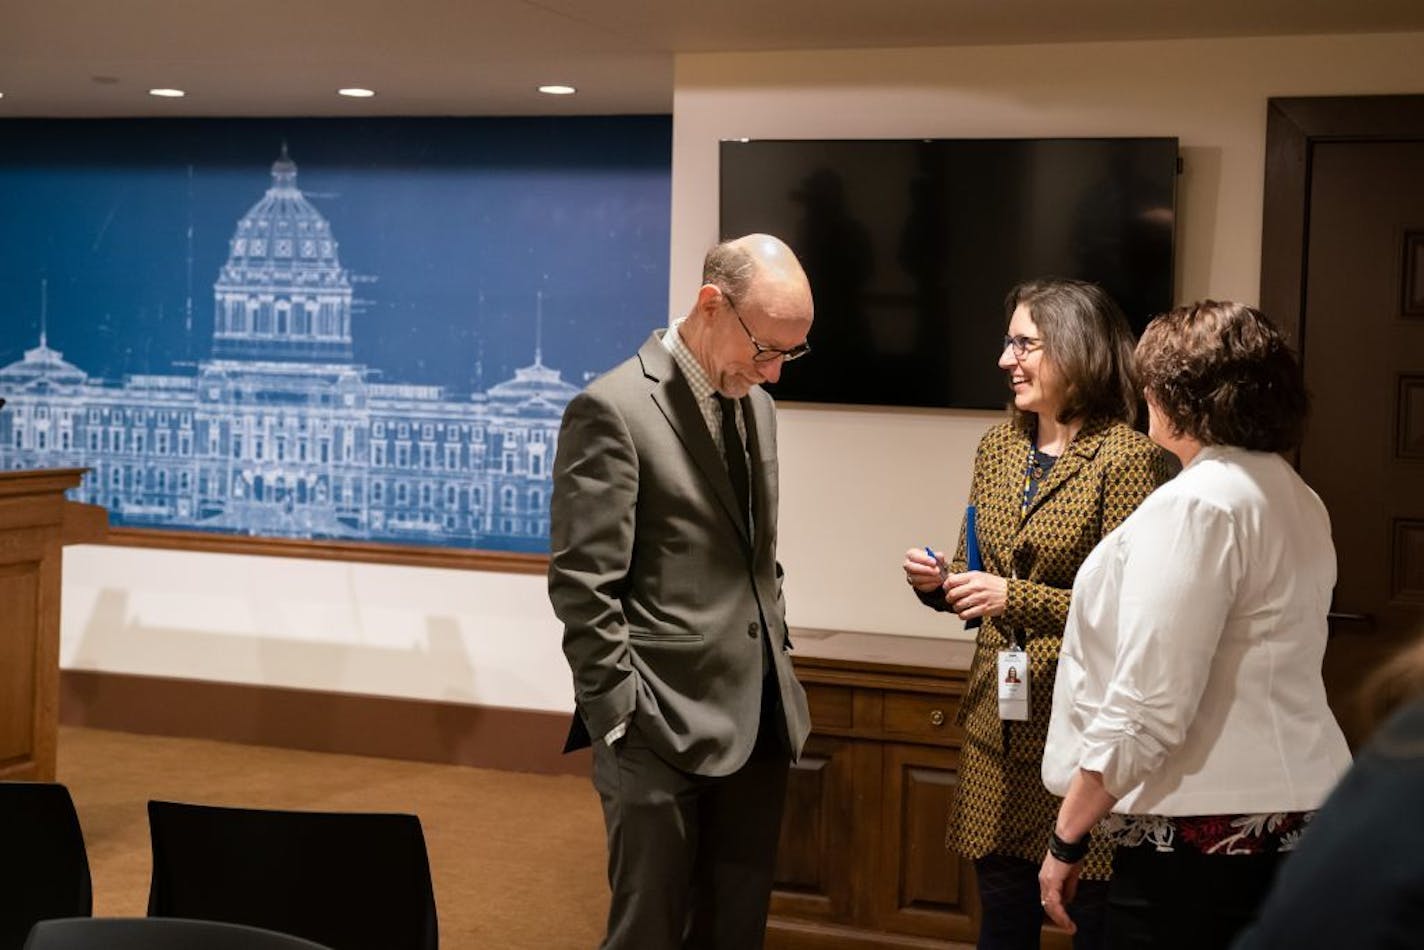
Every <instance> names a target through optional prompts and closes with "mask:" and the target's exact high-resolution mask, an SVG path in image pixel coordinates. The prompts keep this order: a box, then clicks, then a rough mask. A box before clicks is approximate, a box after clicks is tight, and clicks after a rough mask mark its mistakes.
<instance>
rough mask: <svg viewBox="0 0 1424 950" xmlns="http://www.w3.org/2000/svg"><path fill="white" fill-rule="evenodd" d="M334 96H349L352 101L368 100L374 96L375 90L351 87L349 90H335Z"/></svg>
mask: <svg viewBox="0 0 1424 950" xmlns="http://www.w3.org/2000/svg"><path fill="white" fill-rule="evenodd" d="M336 94H337V95H338V96H350V97H351V98H352V99H369V98H371V97H372V96H374V95H375V94H376V90H374V89H361V88H360V87H357V86H352V87H351V88H349V89H338V90H336Z"/></svg>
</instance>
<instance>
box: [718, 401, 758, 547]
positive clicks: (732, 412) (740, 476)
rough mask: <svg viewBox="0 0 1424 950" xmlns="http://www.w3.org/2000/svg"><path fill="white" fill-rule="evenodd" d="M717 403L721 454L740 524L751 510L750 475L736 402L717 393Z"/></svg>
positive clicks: (745, 522) (744, 521)
mask: <svg viewBox="0 0 1424 950" xmlns="http://www.w3.org/2000/svg"><path fill="white" fill-rule="evenodd" d="M716 396H717V405H718V407H719V408H720V409H721V410H722V454H723V455H724V456H725V457H726V459H727V474H728V475H730V476H732V491H734V492H735V493H736V495H737V504H739V505H741V510H742V524H743V525H745V524H747V516H748V513H749V512H750V511H751V475H750V474H749V473H748V472H747V452H746V449H745V448H744V447H743V446H742V436H741V434H740V433H738V432H737V404H736V403H735V402H733V401H732V400H730V399H728V398H727V397H726V396H723V395H722V394H721V393H717V394H716Z"/></svg>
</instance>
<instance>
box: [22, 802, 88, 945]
mask: <svg viewBox="0 0 1424 950" xmlns="http://www.w3.org/2000/svg"><path fill="white" fill-rule="evenodd" d="M0 855H3V857H2V858H0V950H19V948H20V947H22V946H23V945H24V943H25V936H26V935H27V934H29V932H30V928H31V927H33V926H34V925H35V922H36V921H40V920H46V919H48V918H51V917H79V916H88V915H89V914H90V913H91V912H92V911H93V904H94V898H93V891H92V889H91V885H90V881H89V856H88V854H87V853H86V852H85V850H84V833H83V832H82V831H80V829H79V815H78V814H76V813H75V811H74V800H73V799H71V798H70V797H69V789H67V788H65V787H64V786H63V785H57V784H55V783H52V782H0Z"/></svg>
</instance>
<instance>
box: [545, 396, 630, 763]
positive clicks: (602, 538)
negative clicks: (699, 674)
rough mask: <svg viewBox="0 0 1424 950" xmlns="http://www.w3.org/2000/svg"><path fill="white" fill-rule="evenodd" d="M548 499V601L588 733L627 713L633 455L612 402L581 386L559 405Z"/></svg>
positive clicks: (599, 736)
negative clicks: (626, 600)
mask: <svg viewBox="0 0 1424 950" xmlns="http://www.w3.org/2000/svg"><path fill="white" fill-rule="evenodd" d="M553 482H554V490H553V498H552V501H551V507H550V528H551V532H550V534H551V537H550V542H551V543H550V555H549V601H550V603H551V604H552V605H553V608H554V613H555V614H556V615H557V616H558V618H559V619H560V620H561V621H562V622H563V624H564V637H563V648H564V655H565V656H566V657H567V658H568V661H569V667H570V669H571V671H572V672H573V678H574V698H575V702H576V703H577V706H578V709H579V712H580V715H582V716H583V717H585V725H586V726H587V727H588V732H589V736H590V738H591V739H592V741H594V742H600V741H603V739H604V738H605V737H606V736H607V735H608V734H609V733H610V732H611V731H612V730H614V729H615V728H616V727H618V726H619V725H620V724H622V723H623V722H625V721H626V720H627V719H628V717H630V716H631V715H632V714H633V710H634V708H635V706H636V704H637V685H638V680H637V673H636V671H635V670H634V669H633V666H632V664H631V662H630V661H629V653H628V623H627V618H626V617H625V616H624V613H623V605H622V601H621V596H622V591H623V589H624V587H625V585H626V582H627V575H628V569H629V565H630V564H631V561H632V552H633V540H634V538H633V535H634V527H635V506H636V502H637V495H638V460H637V457H636V454H635V452H634V448H633V442H632V438H631V436H630V435H629V433H628V430H627V428H626V426H625V425H624V423H623V420H622V419H621V417H620V416H619V414H618V412H617V411H616V409H614V408H613V407H612V406H611V405H608V404H607V403H606V402H604V401H602V400H600V399H599V397H597V396H595V395H594V394H592V393H589V392H587V391H585V392H582V393H579V394H578V395H577V396H575V397H574V398H573V399H572V400H571V401H570V402H569V405H568V408H567V409H566V410H565V411H564V420H563V425H562V426H561V428H560V432H559V442H558V448H557V451H556V452H555V458H554V470H553Z"/></svg>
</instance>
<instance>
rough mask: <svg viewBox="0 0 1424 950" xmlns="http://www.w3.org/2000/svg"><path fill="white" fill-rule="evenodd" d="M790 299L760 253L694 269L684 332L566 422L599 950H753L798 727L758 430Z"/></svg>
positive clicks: (559, 546) (555, 527) (557, 539)
mask: <svg viewBox="0 0 1424 950" xmlns="http://www.w3.org/2000/svg"><path fill="white" fill-rule="evenodd" d="M811 317H812V306H811V290H810V286H809V284H808V283H807V281H806V275H805V273H804V272H803V271H802V269H801V265H800V264H799V263H798V262H797V260H796V257H795V255H794V254H792V253H791V250H790V248H788V247H787V246H786V245H785V244H783V243H782V242H781V241H779V240H777V239H776V238H773V237H770V236H768V235H764V234H753V235H748V236H747V237H744V238H739V239H737V240H735V241H729V242H725V243H723V244H719V245H718V246H717V247H715V248H713V249H712V250H711V251H709V252H708V254H707V258H706V261H705V262H704V265H703V276H702V287H701V288H700V289H699V290H698V292H697V302H696V304H695V305H694V306H693V308H692V311H691V312H690V313H689V314H688V315H687V317H686V318H684V319H682V320H680V321H679V322H678V323H676V324H675V325H674V326H673V327H672V328H671V329H669V330H666V331H659V332H656V333H654V334H653V335H652V337H651V338H650V339H649V340H648V341H647V342H646V343H644V344H643V346H642V348H641V349H640V350H639V351H638V354H637V355H636V356H634V357H633V358H632V359H630V360H628V361H627V362H625V363H623V364H622V365H620V366H618V367H617V368H616V369H614V370H612V371H611V372H609V373H608V374H606V375H604V376H602V377H600V378H599V379H597V380H596V381H594V382H593V383H592V384H591V385H590V386H589V387H588V388H587V389H586V390H585V391H584V392H582V393H580V394H579V395H578V396H576V397H575V398H574V399H573V401H572V402H570V403H569V406H568V409H567V410H566V411H565V413H564V421H563V428H562V429H561V431H560V433H559V445H558V453H557V455H556V458H555V461H554V497H553V522H552V557H551V559H550V562H549V598H550V600H551V601H552V602H553V606H554V612H555V613H556V614H558V616H559V619H560V620H562V621H563V623H564V653H565V655H566V656H567V657H568V661H569V666H570V668H571V669H572V671H573V678H574V697H575V702H576V704H577V710H576V712H575V714H574V722H573V725H572V727H571V730H570V739H569V746H568V748H578V747H580V746H582V745H587V744H589V743H590V737H591V742H592V745H593V773H594V774H593V782H594V786H595V788H597V790H598V794H599V797H600V799H601V800H602V802H603V814H604V819H605V823H606V825H607V830H608V852H609V857H608V877H609V884H610V886H611V889H612V902H611V904H610V907H609V914H608V933H607V936H606V937H605V939H604V941H603V944H602V946H603V947H604V948H605V950H623V948H628V950H674V948H703V947H707V948H711V947H716V948H725V950H748V948H755V947H760V946H761V945H762V940H763V938H764V935H765V931H766V915H767V905H768V903H769V901H770V894H771V881H772V873H773V870H774V866H775V862H776V844H777V839H778V835H779V831H780V825H781V811H782V805H783V802H784V800H785V796H786V780H787V775H788V772H789V769H790V765H791V763H792V762H793V761H794V760H795V759H796V758H797V757H798V756H799V755H800V753H801V746H802V744H803V743H804V742H805V740H806V734H807V732H808V731H809V728H810V717H809V714H808V712H807V709H806V694H805V692H804V691H803V690H802V688H801V684H800V683H799V682H797V680H796V674H795V673H794V672H793V671H792V668H791V659H790V656H789V654H788V651H789V649H790V646H791V644H790V642H789V640H788V639H787V635H786V619H785V603H784V601H783V599H782V595H781V568H780V565H778V564H777V561H776V507H777V468H776V416H775V410H774V409H773V406H772V401H771V398H770V397H769V396H768V395H767V394H766V393H765V392H764V391H763V390H762V389H761V383H763V382H775V381H776V380H777V379H778V378H779V376H780V375H781V369H782V364H783V363H786V362H789V361H791V360H794V359H796V358H798V357H800V356H802V355H804V354H805V353H806V352H807V351H808V350H809V349H810V347H809V346H808V345H807V343H806V337H807V334H808V333H809V332H810V329H811Z"/></svg>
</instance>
